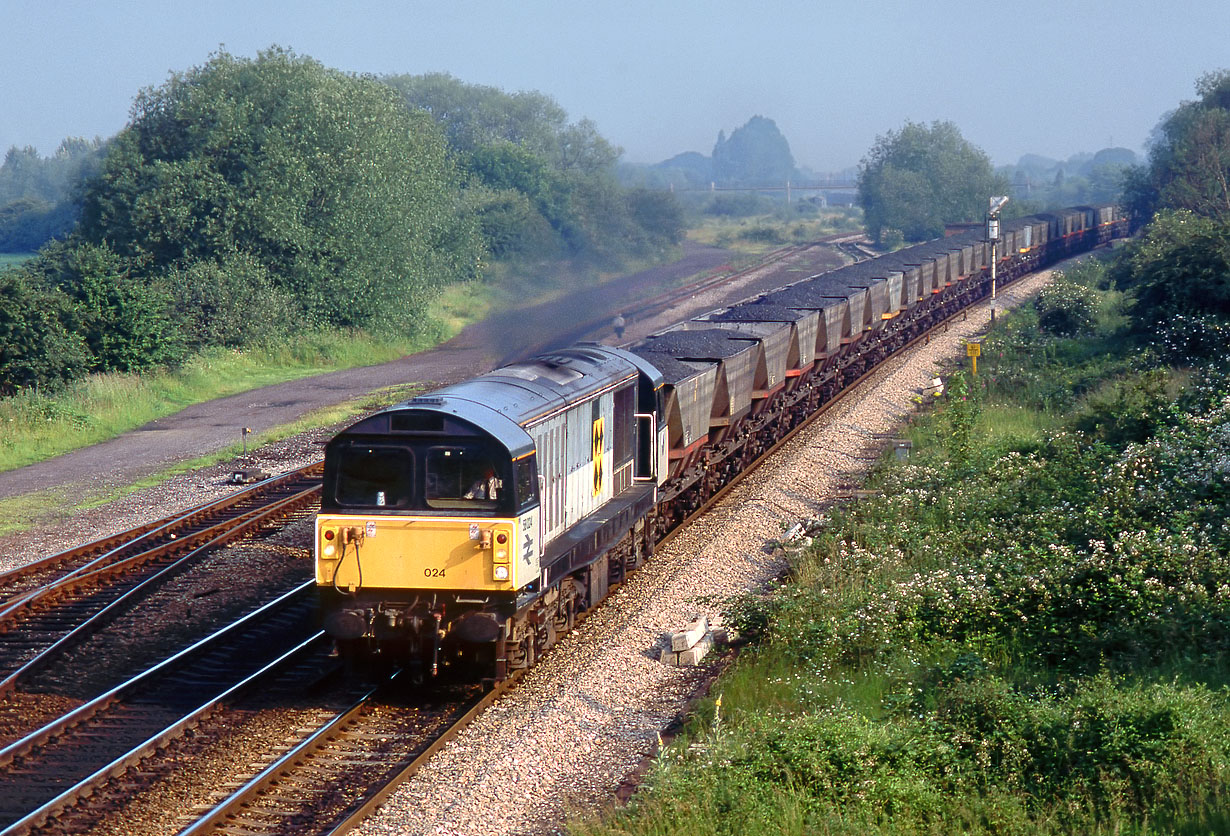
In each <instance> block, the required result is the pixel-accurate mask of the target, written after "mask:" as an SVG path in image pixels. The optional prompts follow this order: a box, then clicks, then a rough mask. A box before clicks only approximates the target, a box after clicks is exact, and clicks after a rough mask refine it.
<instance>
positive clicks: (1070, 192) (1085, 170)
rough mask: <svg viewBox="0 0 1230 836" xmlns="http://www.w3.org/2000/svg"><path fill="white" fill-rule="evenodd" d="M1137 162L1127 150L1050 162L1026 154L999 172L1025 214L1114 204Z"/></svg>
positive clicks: (1103, 151)
mask: <svg viewBox="0 0 1230 836" xmlns="http://www.w3.org/2000/svg"><path fill="white" fill-rule="evenodd" d="M1139 162H1140V160H1139V159H1138V158H1137V155H1136V152H1135V151H1132V150H1131V149H1129V148H1103V149H1101V150H1100V151H1097V152H1095V153H1093V154H1090V153H1087V152H1086V153H1081V154H1074V155H1073V156H1071V157H1069V158H1068V159H1067V160H1052V159H1049V158H1047V157H1042V156H1039V155H1037V154H1026V155H1024V156H1023V157H1021V159H1020V160H1019V161H1018V162H1017V164H1016V165H1012V166H1003V167H1002V168H1000V169H998V172H999V173H1000V174H1002V175H1004V176H1005V177H1007V178H1008V179H1009V180H1011V181H1012V192H1011V194H1012V196H1013V201H1014V202H1015V203H1017V204H1018V205H1019V206H1020V207H1021V209H1022V210H1023V211H1024V212H1025V214H1031V213H1034V212H1042V211H1045V210H1047V209H1060V208H1064V207H1067V206H1081V205H1087V204H1098V203H1115V202H1118V201H1119V200H1120V199H1121V197H1122V195H1123V185H1124V178H1125V177H1126V176H1127V173H1128V172H1129V171H1130V170H1131V169H1132V168H1133V167H1134V166H1136V165H1138V164H1139Z"/></svg>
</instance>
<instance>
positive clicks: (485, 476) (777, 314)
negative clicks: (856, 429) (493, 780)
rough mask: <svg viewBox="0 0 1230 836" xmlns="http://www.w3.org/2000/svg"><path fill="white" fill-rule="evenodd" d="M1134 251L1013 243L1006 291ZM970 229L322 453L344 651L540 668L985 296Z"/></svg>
mask: <svg viewBox="0 0 1230 836" xmlns="http://www.w3.org/2000/svg"><path fill="white" fill-rule="evenodd" d="M1126 234H1127V221H1126V217H1125V215H1124V214H1123V212H1122V211H1121V210H1120V209H1119V208H1118V207H1115V206H1097V207H1075V208H1073V209H1069V210H1064V211H1062V212H1054V213H1047V214H1044V215H1036V216H1031V217H1028V218H1021V219H1018V220H1014V221H1007V222H1005V223H1004V224H1003V225H1002V227H1001V236H1002V239H1001V247H1002V248H1001V249H1000V250H999V252H998V253H997V265H996V267H997V275H998V279H999V281H1001V282H1006V281H1010V280H1011V279H1012V278H1015V277H1017V276H1019V275H1022V274H1024V273H1027V272H1031V271H1033V270H1036V269H1038V268H1040V267H1042V266H1045V265H1046V264H1048V263H1051V262H1054V261H1056V260H1058V259H1061V258H1064V257H1067V256H1069V255H1073V254H1075V253H1079V252H1082V251H1084V250H1088V249H1090V248H1092V247H1095V246H1098V245H1101V244H1104V243H1106V242H1108V241H1110V240H1111V239H1112V238H1114V237H1118V236H1123V235H1126ZM990 257H991V250H990V247H989V245H988V244H987V243H986V242H985V241H983V240H981V234H980V233H977V232H973V233H968V232H967V233H962V234H958V235H955V236H952V237H949V238H944V239H939V240H936V241H930V242H926V243H924V244H919V245H917V246H915V247H910V248H907V249H904V250H899V251H897V252H894V253H891V254H889V255H886V256H883V257H881V258H877V259H872V260H869V261H864V262H859V263H856V264H853V265H849V266H847V267H844V268H840V269H837V270H833V271H829V272H827V273H823V274H819V275H816V276H812V277H809V278H806V279H803V280H801V281H799V282H796V283H794V284H791V285H789V286H787V287H782V288H779V289H777V290H774V291H771V292H769V293H765V294H761V295H760V296H758V297H756V298H754V299H749V300H747V301H745V302H742V303H740V304H738V305H735V306H733V307H730V308H726V309H722V310H718V311H712V312H709V313H707V314H704V315H702V316H700V317H697V318H695V319H693V320H690V321H688V322H685V323H680V324H679V325H677V326H675V327H673V328H672V329H669V330H667V331H665V332H663V333H660V334H657V335H655V336H652V337H650V338H648V339H646V340H643V341H641V342H639V343H636V344H634V345H632V346H631V347H629V348H628V349H622V348H616V347H612V346H606V345H599V344H589V343H586V344H580V345H576V346H573V347H571V348H568V349H565V350H560V351H556V352H552V353H550V354H545V355H542V356H539V357H535V358H533V359H530V360H527V361H524V362H520V363H514V364H512V365H509V366H505V367H503V368H500V369H496V370H495V371H492V372H489V373H487V374H483V375H480V376H478V377H475V378H473V379H471V380H468V381H465V382H463V383H459V384H456V385H453V386H449V387H446V388H444V389H440V390H437V391H435V392H432V393H430V394H427V395H422V396H420V397H416V398H412V399H411V400H408V401H406V402H404V403H401V404H398V405H396V406H394V407H391V408H389V409H386V410H383V411H381V412H378V413H376V414H374V415H371V416H369V417H367V418H364V419H362V420H360V421H359V422H357V423H356V424H354V425H353V426H351V427H349V428H347V429H346V430H344V431H343V432H341V433H339V434H338V435H337V436H336V437H334V438H333V439H332V440H331V441H330V442H329V444H328V445H327V447H326V449H325V469H324V484H323V493H322V500H321V512H320V514H319V516H318V517H317V520H316V534H315V541H316V542H315V549H316V561H315V572H316V584H317V587H318V591H319V600H320V609H321V614H322V621H323V626H324V629H325V630H326V631H327V632H328V633H329V634H330V635H332V636H333V637H334V639H335V640H336V642H337V645H338V648H339V651H340V652H341V653H342V654H343V655H344V656H347V657H349V658H352V659H355V660H361V661H379V662H384V663H387V664H390V665H400V666H404V667H407V668H408V669H410V670H411V671H412V672H414V673H416V674H417V675H418V676H420V677H422V678H424V679H427V678H435V679H441V680H448V679H466V680H475V679H483V680H487V681H496V680H500V679H502V678H504V677H506V676H508V675H509V674H510V673H511V672H512V671H514V670H517V669H521V668H526V667H529V666H531V665H533V664H534V661H535V659H536V657H537V656H538V655H539V654H541V653H542V652H543V651H545V650H546V649H547V648H549V647H550V646H551V645H552V644H554V643H555V641H556V638H557V637H558V636H559V635H560V634H561V633H564V632H566V631H568V630H570V629H571V628H572V627H573V625H574V624H575V622H576V618H577V616H578V614H579V613H581V612H584V611H585V610H586V609H588V608H590V607H592V606H594V605H595V604H597V603H598V602H599V601H600V600H602V598H604V597H605V596H606V594H607V592H608V590H609V589H610V588H611V586H612V585H613V584H617V583H619V582H620V581H622V580H623V578H624V577H625V576H626V574H627V573H628V572H630V571H633V570H634V569H636V568H637V567H638V566H639V565H640V563H641V562H642V561H643V560H644V559H645V558H646V557H647V556H648V555H649V554H650V553H651V552H652V549H653V544H654V542H656V540H657V539H658V538H660V537H661V536H662V534H663V533H664V532H666V531H668V530H669V529H670V528H671V527H673V526H674V525H676V524H678V522H680V521H681V520H682V519H684V518H686V516H687V515H688V514H689V513H690V512H691V511H693V510H695V509H696V508H698V507H700V505H701V504H703V503H704V501H705V500H706V499H707V498H708V497H710V496H712V494H713V493H714V492H715V491H717V490H719V489H720V488H721V486H722V485H724V484H725V483H726V482H728V481H729V480H730V479H731V478H732V477H733V476H734V475H736V474H737V473H739V472H740V471H741V470H742V469H744V468H745V467H747V466H748V465H749V464H750V463H752V462H753V461H755V460H756V459H757V458H758V457H759V456H760V455H762V454H763V453H764V452H765V451H767V450H768V449H770V448H771V447H772V446H773V445H775V444H776V443H777V442H778V441H779V440H780V439H781V438H782V437H783V436H784V435H785V434H786V433H788V432H789V431H790V430H791V429H793V428H794V427H795V426H797V425H798V424H799V423H800V422H801V421H803V420H805V419H806V418H807V417H808V416H809V415H810V414H812V413H813V412H814V411H815V410H816V409H817V408H819V406H820V405H821V404H823V403H824V402H825V401H826V400H828V399H829V398H831V397H833V396H834V395H835V394H836V393H837V392H839V391H840V390H841V389H842V388H843V387H844V386H845V385H847V384H848V382H849V381H851V380H853V379H856V378H857V377H859V376H861V375H862V374H863V373H864V372H865V371H867V370H868V369H870V368H871V367H872V366H874V365H875V364H876V363H878V362H880V360H882V359H883V358H884V357H886V356H887V355H889V354H891V353H892V352H893V351H895V350H896V349H897V348H899V347H900V346H902V345H904V344H905V343H906V342H908V341H909V340H911V339H913V338H914V337H915V336H917V335H919V334H921V333H922V332H923V331H924V330H925V329H926V328H928V327H930V326H931V325H932V324H934V323H935V322H937V321H940V320H942V319H944V318H947V317H948V316H950V315H951V314H952V313H954V312H955V311H957V310H959V309H960V308H961V307H963V306H965V305H968V304H970V303H971V302H973V301H976V300H977V299H980V298H982V297H983V296H985V295H986V294H987V293H988V292H989V289H990Z"/></svg>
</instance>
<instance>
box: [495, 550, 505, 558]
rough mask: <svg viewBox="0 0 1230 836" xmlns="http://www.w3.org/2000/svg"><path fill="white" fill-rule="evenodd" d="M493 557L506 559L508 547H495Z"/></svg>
mask: <svg viewBox="0 0 1230 836" xmlns="http://www.w3.org/2000/svg"><path fill="white" fill-rule="evenodd" d="M495 559H496V560H508V549H496V550H495Z"/></svg>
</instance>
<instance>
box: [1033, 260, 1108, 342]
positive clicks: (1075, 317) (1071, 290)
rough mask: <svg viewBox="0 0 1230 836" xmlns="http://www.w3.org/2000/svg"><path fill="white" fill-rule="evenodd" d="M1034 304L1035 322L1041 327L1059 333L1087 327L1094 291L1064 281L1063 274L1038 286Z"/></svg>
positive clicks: (1067, 334)
mask: <svg viewBox="0 0 1230 836" xmlns="http://www.w3.org/2000/svg"><path fill="white" fill-rule="evenodd" d="M1034 307H1035V308H1036V309H1037V311H1038V325H1039V326H1040V327H1041V328H1042V330H1043V331H1046V332H1047V333H1050V334H1056V335H1058V336H1061V337H1072V336H1075V335H1077V334H1081V333H1084V332H1087V331H1089V330H1090V329H1092V328H1093V324H1094V322H1095V320H1096V316H1097V302H1096V297H1095V295H1094V291H1093V290H1091V289H1090V288H1088V287H1085V286H1083V285H1080V284H1077V283H1076V282H1072V281H1068V280H1067V279H1066V278H1064V276H1063V274H1060V275H1058V276H1056V277H1055V280H1054V281H1052V282H1051V283H1050V284H1049V285H1047V286H1046V287H1044V288H1042V292H1041V293H1039V294H1038V298H1037V299H1036V300H1035V301H1034Z"/></svg>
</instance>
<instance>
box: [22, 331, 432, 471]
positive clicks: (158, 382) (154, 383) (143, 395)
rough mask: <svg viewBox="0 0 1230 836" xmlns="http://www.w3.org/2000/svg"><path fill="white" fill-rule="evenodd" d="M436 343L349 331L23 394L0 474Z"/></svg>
mask: <svg viewBox="0 0 1230 836" xmlns="http://www.w3.org/2000/svg"><path fill="white" fill-rule="evenodd" d="M434 342H436V339H434V338H426V337H425V338H421V339H419V340H406V341H404V342H397V341H393V340H380V339H377V338H373V337H370V336H368V335H364V334H355V333H315V334H307V335H303V336H301V337H300V338H299V339H298V340H296V341H295V342H294V343H292V344H290V345H285V346H279V347H276V348H269V349H263V350H250V351H245V352H242V353H241V352H228V351H210V352H208V353H205V354H202V355H198V356H196V357H194V358H192V359H191V360H189V361H188V362H186V363H185V364H184V365H183V366H181V367H180V368H178V369H173V370H161V371H154V372H147V373H144V374H140V375H138V374H103V375H92V376H91V377H89V378H86V379H85V380H82V381H79V382H76V383H74V384H70V385H69V386H68V387H67V388H66V389H65V390H64V391H62V392H57V393H54V394H51V395H48V394H45V393H42V392H38V391H32V390H29V391H24V392H22V393H20V394H18V395H16V396H14V397H10V398H5V399H3V400H0V470H11V469H13V468H17V467H22V466H23V465H27V464H30V463H32V462H36V461H42V460H44V459H48V458H51V457H52V456H56V455H59V454H60V453H64V452H67V451H69V450H74V449H76V448H78V447H84V446H87V445H89V444H94V443H97V442H99V441H103V440H106V439H108V438H112V437H114V436H116V435H118V434H120V433H122V432H125V431H127V430H131V429H134V428H136V427H139V426H142V425H143V424H146V423H148V422H149V421H152V420H154V419H155V418H161V417H163V416H166V415H170V414H172V413H174V412H177V411H179V410H180V409H183V408H184V407H186V406H190V405H192V404H194V403H200V402H202V401H206V400H210V399H213V398H219V397H224V396H226V395H232V394H235V393H237V392H243V391H247V390H249V389H255V388H258V387H261V386H268V385H271V384H274V383H281V382H284V381H287V380H294V379H297V378H301V377H306V376H308V375H312V374H319V373H322V372H328V371H335V370H338V369H346V368H353V367H356V366H365V365H370V364H373V363H380V362H384V361H388V360H394V359H396V358H398V357H401V356H403V355H404V354H407V353H412V352H414V351H418V350H422V349H423V348H426V347H428V346H429V345H431V344H434Z"/></svg>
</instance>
